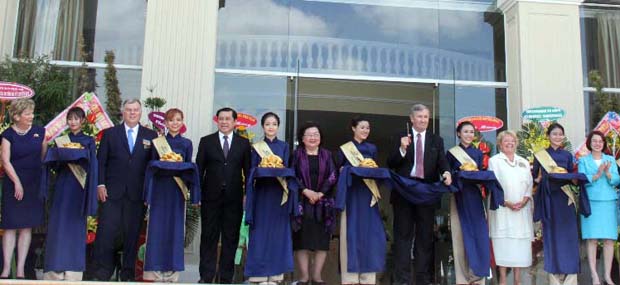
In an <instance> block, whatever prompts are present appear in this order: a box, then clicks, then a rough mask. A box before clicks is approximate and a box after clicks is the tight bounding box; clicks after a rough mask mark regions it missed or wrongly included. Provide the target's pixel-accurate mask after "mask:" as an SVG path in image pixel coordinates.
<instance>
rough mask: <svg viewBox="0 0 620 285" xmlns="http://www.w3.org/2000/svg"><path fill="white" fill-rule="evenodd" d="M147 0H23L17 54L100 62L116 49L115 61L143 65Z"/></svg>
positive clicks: (20, 7) (19, 19) (20, 9)
mask: <svg viewBox="0 0 620 285" xmlns="http://www.w3.org/2000/svg"><path fill="white" fill-rule="evenodd" d="M145 22H146V1H124V0H106V1H85V0H67V1H61V0H40V1H36V0H22V1H20V3H19V14H18V21H17V36H16V37H17V39H16V46H15V47H16V48H15V53H16V54H15V56H19V55H26V56H34V55H49V56H50V58H51V59H54V60H66V61H81V60H80V51H79V50H80V42H81V41H82V40H83V45H84V47H85V50H86V52H87V55H86V61H89V62H103V59H104V55H105V51H106V50H114V51H115V53H116V63H118V64H129V65H141V64H142V52H143V47H144V25H145Z"/></svg>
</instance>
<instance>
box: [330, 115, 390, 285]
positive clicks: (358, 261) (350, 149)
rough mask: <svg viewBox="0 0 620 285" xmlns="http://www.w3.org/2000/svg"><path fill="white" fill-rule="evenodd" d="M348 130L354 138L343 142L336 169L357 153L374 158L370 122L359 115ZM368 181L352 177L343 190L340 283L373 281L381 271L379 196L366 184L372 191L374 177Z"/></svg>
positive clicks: (383, 248) (382, 235) (383, 246)
mask: <svg viewBox="0 0 620 285" xmlns="http://www.w3.org/2000/svg"><path fill="white" fill-rule="evenodd" d="M351 130H352V131H353V139H352V140H351V141H350V142H348V143H346V144H344V145H342V146H341V147H340V149H339V151H338V153H337V156H336V167H337V168H339V169H340V168H341V167H345V166H353V164H352V163H351V161H350V160H349V159H351V160H353V161H354V162H357V160H356V157H359V155H361V156H363V158H364V159H367V158H370V159H372V160H374V161H376V160H377V147H376V146H375V145H374V144H371V143H369V142H367V141H366V139H367V138H368V135H369V134H370V123H369V121H368V120H367V119H365V118H362V117H356V118H353V119H352V120H351ZM345 152H346V153H345ZM358 160H359V159H358ZM355 166H358V165H357V164H356V165H355ZM340 179H346V178H345V177H341V178H340ZM367 181H368V180H363V179H361V178H359V177H355V178H353V182H352V184H351V186H350V187H348V188H347V190H346V202H345V209H344V210H343V211H342V212H341V214H340V274H341V284H376V283H377V280H376V279H377V278H376V275H377V272H382V271H383V270H384V266H385V252H386V237H385V229H384V228H383V221H381V214H380V213H379V203H378V200H376V199H378V198H379V197H375V196H374V194H373V193H372V192H371V190H370V188H369V186H368V184H366V183H370V185H372V186H370V187H373V188H375V190H378V188H377V184H376V182H375V180H372V182H370V181H368V182H367ZM338 193H339V194H340V193H341V192H340V191H339V192H338ZM371 201H374V203H372V204H371ZM349 265H350V266H351V267H352V268H349Z"/></svg>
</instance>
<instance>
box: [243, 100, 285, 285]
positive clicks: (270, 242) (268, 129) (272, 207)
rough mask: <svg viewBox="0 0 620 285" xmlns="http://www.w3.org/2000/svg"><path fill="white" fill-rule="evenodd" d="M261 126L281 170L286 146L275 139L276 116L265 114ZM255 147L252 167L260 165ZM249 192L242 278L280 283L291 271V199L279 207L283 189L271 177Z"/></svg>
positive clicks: (278, 118) (253, 282)
mask: <svg viewBox="0 0 620 285" xmlns="http://www.w3.org/2000/svg"><path fill="white" fill-rule="evenodd" d="M261 125H262V126H263V132H264V133H265V138H264V142H265V144H266V145H267V147H269V149H271V152H272V153H273V154H275V155H277V156H278V157H280V158H281V159H282V162H283V164H284V167H285V168H286V167H288V162H289V157H290V152H289V146H288V144H287V143H286V142H284V141H281V140H279V139H278V138H277V134H278V128H279V126H280V117H278V115H276V114H275V113H272V112H268V113H266V114H264V115H263V117H262V118H261ZM255 147H258V146H257V145H255V146H254V147H253V148H252V162H251V163H252V164H251V166H252V168H256V167H258V165H259V163H260V162H261V156H260V155H259V154H258V151H257V150H256V149H255ZM250 191H253V193H249V192H248V193H247V198H246V199H247V200H246V219H247V218H248V217H252V219H251V224H250V232H249V234H250V237H249V243H248V253H247V261H246V264H245V275H246V276H248V277H249V281H250V282H251V283H252V284H258V283H260V284H262V283H261V282H265V283H270V282H271V283H280V282H282V280H283V279H284V273H287V272H292V271H293V269H294V264H293V240H292V230H291V214H292V212H291V207H290V206H289V204H290V203H291V199H293V197H292V195H291V194H289V200H288V201H287V202H286V203H285V204H281V202H282V194H283V188H282V185H281V184H280V183H279V182H278V180H277V179H276V178H275V177H264V178H261V179H257V180H256V181H255V184H254V187H253V188H252V189H251V190H250ZM249 211H251V212H252V213H249ZM246 222H249V221H247V220H246Z"/></svg>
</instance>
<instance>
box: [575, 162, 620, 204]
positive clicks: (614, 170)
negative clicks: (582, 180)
mask: <svg viewBox="0 0 620 285" xmlns="http://www.w3.org/2000/svg"><path fill="white" fill-rule="evenodd" d="M602 162H609V163H610V166H609V173H610V174H611V180H609V179H607V176H605V173H603V175H602V176H601V177H599V179H598V180H596V181H592V180H593V178H592V177H593V176H594V175H596V173H597V172H598V166H597V165H596V162H594V158H593V157H592V154H588V155H586V156H582V157H580V158H579V165H578V169H579V172H580V173H583V174H585V175H586V176H587V177H588V181H589V182H590V183H588V184H586V191H588V198H589V199H590V201H594V200H597V201H611V200H616V199H618V195H617V193H616V189H615V188H614V187H615V186H616V185H618V183H619V182H620V176H618V166H617V165H616V160H615V159H614V158H613V157H612V156H610V155H606V154H603V157H602Z"/></svg>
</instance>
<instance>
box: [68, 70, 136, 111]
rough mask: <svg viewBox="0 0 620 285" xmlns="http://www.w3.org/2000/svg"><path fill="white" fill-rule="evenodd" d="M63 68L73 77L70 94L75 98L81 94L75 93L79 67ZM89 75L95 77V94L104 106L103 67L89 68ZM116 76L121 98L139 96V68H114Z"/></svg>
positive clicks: (105, 98)
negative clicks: (73, 85)
mask: <svg viewBox="0 0 620 285" xmlns="http://www.w3.org/2000/svg"><path fill="white" fill-rule="evenodd" d="M63 69H64V70H67V71H69V72H70V73H71V76H72V77H73V78H74V80H73V83H74V84H75V87H74V89H73V94H72V95H71V98H72V99H71V100H75V99H77V98H78V97H79V96H81V95H82V94H77V84H79V83H78V80H77V78H78V77H79V76H80V73H79V68H74V67H64V68H63ZM88 71H89V75H90V76H92V77H93V78H94V79H95V83H96V84H97V87H96V88H95V94H96V95H97V97H99V101H101V104H103V107H104V108H106V106H105V105H106V103H105V102H106V101H107V96H106V93H105V79H104V75H105V69H103V68H89V69H88ZM116 77H117V79H118V88H119V90H120V91H121V100H126V99H135V98H139V97H140V89H141V83H142V71H141V70H116Z"/></svg>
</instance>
